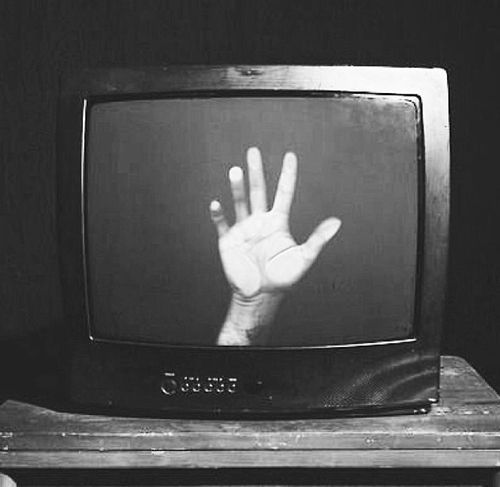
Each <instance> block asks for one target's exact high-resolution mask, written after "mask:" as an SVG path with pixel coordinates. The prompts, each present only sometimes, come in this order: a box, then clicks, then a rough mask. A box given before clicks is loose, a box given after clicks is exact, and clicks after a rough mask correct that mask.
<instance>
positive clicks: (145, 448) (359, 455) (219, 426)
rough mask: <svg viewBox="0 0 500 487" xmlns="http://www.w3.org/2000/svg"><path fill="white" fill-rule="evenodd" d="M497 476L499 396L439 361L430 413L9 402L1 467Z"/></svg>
mask: <svg viewBox="0 0 500 487" xmlns="http://www.w3.org/2000/svg"><path fill="white" fill-rule="evenodd" d="M291 466H293V467H357V468H362V467H365V468H372V467H396V468H401V467H429V468H431V467H489V468H494V467H497V468H500V397H499V396H498V395H497V393H496V392H495V391H494V390H493V389H492V388H491V387H489V386H488V385H487V384H486V383H485V381H484V380H483V379H482V378H481V376H480V375H479V374H478V373H477V372H476V371H475V370H474V369H473V368H472V367H471V366H470V365H469V364H468V363H467V362H466V361H465V360H463V359H460V358H458V357H449V356H445V357H442V366H441V399H440V402H439V403H438V404H436V405H435V406H433V407H432V410H431V411H430V412H429V413H428V414H422V415H402V416H392V417H391V416H385V417H383V416H380V417H359V418H335V419H303V420H278V421H269V420H259V421H230V420H222V421H214V420H184V419H158V418H156V419H144V418H123V417H107V416H94V415H82V414H69V413H61V412H56V411H51V410H49V409H44V408H41V407H37V406H33V405H30V404H25V403H20V402H16V401H11V400H9V401H6V402H4V403H3V404H2V405H1V406H0V468H45V469H46V468H155V467H168V468H220V467H260V468H262V467H291Z"/></svg>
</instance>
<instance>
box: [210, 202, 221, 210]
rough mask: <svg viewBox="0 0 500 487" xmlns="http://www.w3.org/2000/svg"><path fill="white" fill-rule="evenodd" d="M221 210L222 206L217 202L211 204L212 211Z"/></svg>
mask: <svg viewBox="0 0 500 487" xmlns="http://www.w3.org/2000/svg"><path fill="white" fill-rule="evenodd" d="M220 209H221V205H220V203H219V202H218V201H217V200H213V201H212V202H211V203H210V211H219V210H220Z"/></svg>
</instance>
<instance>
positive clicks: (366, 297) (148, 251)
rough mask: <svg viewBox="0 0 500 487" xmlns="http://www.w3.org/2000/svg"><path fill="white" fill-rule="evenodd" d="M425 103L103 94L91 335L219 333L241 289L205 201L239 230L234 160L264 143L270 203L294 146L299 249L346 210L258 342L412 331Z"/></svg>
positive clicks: (95, 125)
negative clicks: (113, 97)
mask: <svg viewBox="0 0 500 487" xmlns="http://www.w3.org/2000/svg"><path fill="white" fill-rule="evenodd" d="M418 110H419V106H418V103H417V102H416V99H411V98H409V97H397V96H373V95H372V96H364V95H359V96H341V97H329V98H326V97H311V98H292V97H281V98H253V97H252V98H237V97H235V98H196V99H158V100H133V101H114V102H103V103H96V104H94V105H93V106H92V107H91V109H90V112H89V114H88V127H87V134H86V210H87V211H86V250H87V256H86V264H87V280H88V282H87V284H88V296H89V311H90V326H91V333H92V335H93V336H94V337H96V338H106V339H110V340H119V341H133V342H148V343H165V344H172V345H200V346H214V345H216V344H217V340H218V337H219V334H220V331H221V327H222V324H223V323H224V321H225V319H226V316H227V313H228V307H229V304H230V302H231V296H232V289H231V287H230V285H229V284H228V280H227V276H226V274H225V272H224V270H223V267H222V264H221V258H220V255H219V248H218V236H217V232H216V229H215V226H214V224H213V222H212V221H211V218H210V211H209V205H210V202H211V201H212V200H213V199H217V200H218V201H220V203H221V204H222V206H223V208H224V213H225V216H226V219H227V223H228V224H229V226H231V225H233V223H234V221H235V215H234V205H233V195H232V194H231V188H230V183H229V179H228V171H229V169H230V168H231V167H232V166H235V165H239V166H241V167H242V168H245V153H246V151H247V149H248V148H249V147H251V146H255V147H259V148H260V151H261V154H262V161H263V167H264V173H265V180H266V183H267V200H268V202H269V204H270V205H271V204H272V202H273V199H274V194H275V191H276V187H277V184H278V178H279V175H280V172H281V168H282V163H283V156H284V154H285V153H286V152H287V151H293V152H295V153H296V154H297V157H298V169H297V184H296V189H295V194H294V197H293V202H292V205H291V208H290V215H289V223H290V232H291V235H292V236H293V238H294V239H295V240H296V241H297V242H298V243H299V244H300V243H303V242H304V241H305V240H306V239H307V238H308V236H309V235H310V234H311V232H312V231H313V229H314V228H315V227H316V225H317V224H318V223H319V222H321V221H322V220H324V219H326V218H328V217H331V216H335V217H338V218H340V219H341V220H342V227H341V230H340V231H339V232H338V234H337V235H336V236H335V237H334V238H333V239H332V240H331V241H329V242H328V243H327V244H326V245H325V247H324V248H323V250H322V251H321V253H320V254H319V256H318V257H317V259H316V260H315V262H314V263H313V265H312V266H311V268H310V269H309V270H308V271H307V273H306V274H305V275H304V276H303V277H302V278H301V279H300V280H299V281H298V282H297V283H296V284H295V285H294V286H293V287H292V288H291V289H289V290H287V291H286V293H285V294H284V296H283V299H282V300H281V301H280V303H279V306H278V307H277V309H276V311H275V313H274V317H273V320H272V323H271V325H270V326H269V329H268V330H267V333H266V337H265V343H262V342H259V343H258V345H266V346H272V347H279V346H292V347H294V346H296V347H300V346H312V345H335V344H347V343H359V342H371V341H379V340H384V341H385V340H391V339H399V338H407V337H409V336H411V334H412V331H413V311H414V306H415V286H416V265H417V216H418V215H417V210H418V208H417V206H418V205H417V203H418V191H417V190H418V187H417V184H418V144H419V140H420V139H419V137H418V133H419V128H418V115H419V113H418ZM246 184H247V183H246ZM247 191H248V187H247Z"/></svg>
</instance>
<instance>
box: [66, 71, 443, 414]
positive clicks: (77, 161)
mask: <svg viewBox="0 0 500 487" xmlns="http://www.w3.org/2000/svg"><path fill="white" fill-rule="evenodd" d="M287 93H295V94H296V95H301V96H308V94H310V95H312V94H315V95H318V94H319V95H322V94H324V95H325V96H327V95H328V94H332V93H344V94H350V93H351V94H374V95H399V96H411V97H418V99H419V100H420V106H421V110H422V111H421V127H422V131H423V133H422V139H423V140H422V144H421V145H422V148H423V150H422V154H420V156H421V160H422V161H423V171H421V175H422V183H423V188H422V189H423V191H421V196H422V197H421V198H419V200H420V201H419V206H420V208H419V243H418V250H419V252H418V253H419V255H418V266H417V268H418V274H417V277H418V279H417V289H416V294H417V298H416V306H415V326H414V330H415V334H414V335H413V338H409V339H403V340H387V341H380V342H372V343H360V344H347V345H331V346H326V347H304V349H301V348H300V347H297V348H290V349H288V350H283V349H279V348H277V349H259V348H254V347H252V348H251V349H246V348H245V347H210V348H207V349H203V348H204V347H193V346H191V345H189V346H186V347H182V346H181V347H180V346H178V345H176V346H169V345H165V344H163V343H162V344H155V345H152V344H149V345H147V344H139V343H116V342H108V341H106V340H101V339H98V340H96V339H93V338H92V336H91V334H89V328H88V324H89V321H88V320H89V304H88V294H87V285H86V277H87V276H86V265H85V187H84V186H85V171H84V169H85V151H84V147H85V128H86V121H85V117H86V114H87V107H88V106H89V104H90V103H93V102H95V101H100V100H107V101H109V100H113V99H115V100H118V99H143V98H149V99H151V98H162V97H165V96H168V97H175V96H176V94H177V95H178V96H182V97H186V96H190V95H192V96H201V95H203V96H207V94H212V95H214V96H224V94H226V95H227V96H235V95H236V94H242V95H244V94H246V96H258V95H260V94H265V95H266V96H269V95H274V96H283V95H284V94H287ZM58 122H59V125H58V137H59V141H58V142H59V144H58V149H59V150H58V161H59V162H58V223H59V242H60V261H61V279H62V288H63V291H64V305H65V316H66V323H67V324H68V326H67V328H66V331H67V332H68V335H67V339H68V341H69V343H71V344H72V346H71V347H68V354H69V358H68V360H69V362H70V363H71V364H72V365H71V367H70V370H72V371H74V372H71V373H70V383H71V384H73V386H72V390H73V391H74V394H73V395H74V397H76V398H77V399H76V400H77V401H82V402H86V399H85V397H87V398H89V399H90V402H92V403H95V404H104V402H106V404H108V403H109V402H110V401H111V403H113V404H118V405H119V407H124V408H126V409H127V407H128V405H130V407H131V408H132V409H137V408H138V405H137V404H135V403H134V401H127V399H125V400H123V399H118V398H122V397H123V396H124V394H123V391H122V392H119V393H118V392H117V393H116V394H112V393H111V394H104V396H106V397H112V399H107V400H106V401H104V399H100V398H99V397H98V394H92V393H91V392H89V391H92V390H102V387H103V384H98V381H96V384H95V387H94V389H92V387H91V386H89V383H90V384H91V383H92V380H90V381H89V382H87V384H86V385H85V386H83V385H82V384H83V382H84V379H83V376H84V375H85V372H84V370H83V369H82V367H81V363H87V364H91V363H92V362H99V363H101V362H102V361H103V360H104V361H108V362H109V364H110V367H114V366H113V365H111V364H113V363H115V368H116V369H117V370H119V369H120V366H119V364H121V365H122V366H123V367H125V369H127V371H128V372H127V373H129V374H130V373H131V372H130V364H125V362H127V359H126V358H123V357H126V356H127V353H129V352H131V351H134V353H136V352H137V353H139V356H140V357H143V358H142V359H141V358H139V359H138V360H139V362H141V360H142V361H143V362H148V365H147V366H145V369H144V370H147V371H148V372H141V373H139V375H138V376H137V380H140V376H141V374H142V373H147V374H149V373H150V372H149V371H150V370H151V367H154V366H153V365H151V364H150V363H149V358H148V357H149V356H158V357H160V354H161V353H163V354H166V355H167V356H171V357H172V360H171V362H172V366H170V364H169V365H168V366H166V365H165V364H158V369H159V372H158V374H159V375H162V372H161V371H162V370H165V369H166V368H169V369H176V368H177V369H179V368H180V369H182V368H183V367H184V368H185V365H183V361H185V360H187V359H185V358H183V357H188V356H190V355H191V356H192V355H193V354H194V355H195V356H197V358H196V360H195V362H197V363H198V362H199V364H198V365H197V367H200V368H201V369H203V364H204V363H205V364H206V363H216V364H217V363H220V364H224V363H226V362H230V365H229V366H227V365H224V366H222V365H221V373H220V375H221V376H222V375H223V376H230V375H231V372H227V370H236V371H237V372H238V374H240V376H241V375H242V377H241V379H240V382H242V383H245V382H248V380H247V379H245V377H243V376H245V374H246V373H245V370H244V367H243V366H242V364H247V365H248V363H252V362H253V361H254V360H255V361H258V362H259V363H261V364H262V365H261V374H260V375H261V376H262V375H265V370H266V367H267V368H268V369H270V368H271V367H272V364H273V363H276V360H278V363H279V360H280V356H281V357H284V356H285V355H284V354H288V357H289V358H290V360H291V363H294V362H296V360H295V358H294V357H296V358H297V357H298V355H297V354H299V355H300V357H301V358H302V359H304V357H305V355H304V354H306V355H307V359H306V360H304V366H303V367H302V369H303V370H302V371H304V370H306V369H307V370H314V368H315V365H314V364H315V362H316V359H315V358H314V356H315V354H318V355H317V356H318V357H319V355H320V350H319V348H322V349H323V351H322V352H321V353H322V354H325V353H326V354H330V359H328V360H327V361H328V362H329V361H331V360H332V357H333V356H334V355H335V354H337V355H338V357H344V359H342V358H338V359H336V360H334V362H335V363H336V365H335V368H336V369H338V367H339V361H340V362H341V361H342V360H344V361H345V363H352V359H351V358H350V357H355V356H356V357H364V358H362V360H361V361H362V362H364V363H376V361H377V360H378V359H376V357H379V356H384V357H385V359H384V360H389V361H390V358H388V357H390V356H391V355H392V354H394V356H396V355H398V354H403V355H402V356H404V357H406V358H405V359H403V362H404V361H405V360H410V362H412V363H417V364H418V363H420V364H424V362H425V363H426V364H429V363H431V364H432V365H431V368H432V369H433V373H432V374H430V375H432V377H433V378H432V386H431V385H429V384H430V382H429V384H428V387H427V389H429V390H428V391H427V394H426V395H427V397H425V398H424V397H423V396H422V397H418V398H415V397H413V396H412V397H411V398H410V396H408V398H407V399H405V397H401V398H397V400H392V401H387V404H361V403H362V402H363V401H361V403H360V404H356V403H353V404H352V406H351V405H348V406H347V407H346V408H344V407H342V406H325V407H324V406H321V405H319V406H318V404H317V403H314V401H313V400H311V407H309V406H308V405H307V399H306V398H302V402H301V404H302V405H301V406H299V407H295V406H293V405H292V404H291V403H290V406H289V407H288V406H287V405H286V400H285V403H284V405H283V404H280V405H278V406H277V407H275V406H273V405H272V404H267V406H265V407H264V408H262V407H260V406H255V407H253V406H252V405H251V404H250V403H251V402H252V401H251V400H249V404H250V405H249V407H242V406H241V404H244V403H243V402H242V403H239V404H240V405H239V406H237V407H232V406H229V407H228V408H226V407H225V402H224V399H221V401H219V402H220V404H219V403H218V402H217V401H216V402H215V403H214V402H213V401H209V402H208V403H207V404H208V405H207V406H203V405H202V406H201V408H200V407H198V406H196V407H195V406H192V407H191V408H190V407H189V404H190V400H189V398H188V395H185V396H183V397H184V401H180V402H179V403H176V401H177V399H175V400H174V399H173V398H172V397H170V398H169V401H166V404H165V405H164V406H163V405H160V406H159V405H158V404H160V399H159V401H158V403H155V405H153V406H151V407H149V406H148V405H145V409H146V410H156V411H158V410H161V411H170V412H173V411H177V410H179V409H185V408H186V404H187V409H188V410H190V411H192V412H210V411H212V412H213V411H215V410H217V411H219V412H221V411H222V412H224V411H226V410H227V411H228V412H231V411H232V412H236V413H238V411H239V412H241V411H243V410H247V412H251V413H259V412H266V411H268V410H269V411H273V412H274V413H276V412H288V411H302V412H303V411H305V410H308V411H309V410H315V411H319V410H322V409H328V410H336V411H340V410H341V409H342V410H343V409H347V410H349V411H356V410H359V409H364V408H367V407H368V408H370V407H375V408H379V407H382V408H385V407H389V408H395V407H398V408H399V407H401V406H405V405H411V404H413V405H421V404H428V403H431V402H434V401H435V400H437V388H438V370H437V369H438V367H439V365H438V362H439V339H440V331H441V327H442V320H443V308H444V298H445V284H446V263H447V247H448V219H449V126H448V88H447V77H446V73H445V71H444V70H442V69H439V68H397V67H371V66H364V67H353V66H168V67H156V68H133V69H119V68H112V69H98V70H86V71H83V72H80V73H78V74H77V75H72V76H70V77H69V79H67V80H65V82H64V83H63V86H62V89H61V96H60V107H59V118H58ZM419 189H420V188H419ZM138 349H141V351H140V352H138ZM381 349H383V351H382V350H381ZM308 350H309V351H308ZM391 350H392V352H391ZM332 354H333V355H332ZM372 356H373V358H371V357H372ZM238 357H240V358H238ZM249 360H250V362H249ZM287 360H288V359H287ZM322 360H324V358H323V359H320V360H319V362H321V361H322ZM373 360H375V362H373ZM78 362H80V364H79V363H78ZM160 362H161V360H160ZM167 362H169V360H167ZM319 362H318V363H319ZM104 367H106V366H104ZM296 367H299V368H301V366H300V364H299V365H297V366H296V365H294V366H293V368H294V370H293V371H290V372H289V373H288V372H287V373H286V374H285V375H287V377H282V378H281V379H283V383H290V381H292V383H293V381H294V379H293V377H292V376H296V375H297V374H298V372H297V370H296ZM322 367H323V368H324V364H322ZM421 367H422V370H423V369H424V368H426V367H429V365H425V366H424V365H421ZM417 368H418V367H417ZM125 369H124V370H125ZM138 369H141V366H140V364H139V366H138ZM201 369H200V370H201ZM223 369H224V370H223ZM132 370H133V369H132ZM426 370H427V371H428V369H426ZM345 372H347V371H345ZM132 373H133V372H132ZM167 373H170V372H168V371H167ZM189 373H190V374H192V371H190V372H189ZM426 373H428V372H426ZM82 374H83V375H82ZM232 375H235V374H232ZM299 375H300V373H299ZM320 375H322V374H320ZM334 375H335V374H334ZM355 375H356V373H353V376H355ZM252 377H255V374H253V373H252ZM281 379H277V378H276V377H275V378H274V379H273V380H270V385H269V387H268V388H267V390H266V394H267V395H268V396H271V397H272V396H273V390H274V389H276V387H278V386H276V387H274V386H273V385H272V384H274V383H275V382H276V380H278V382H279V381H280V380H281ZM252 380H253V378H252V379H251V380H250V382H251V381H252ZM384 380H385V379H384ZM287 381H288V382H287ZM118 382H119V381H118ZM153 382H154V381H153ZM264 382H265V381H264ZM78 384H80V385H78ZM276 384H277V383H276ZM318 386H319V385H318ZM89 387H90V389H89ZM109 387H110V388H111V389H112V388H113V386H112V385H111V384H109ZM273 387H274V389H273ZM278 388H279V387H278ZM82 391H87V392H85V393H83V392H82ZM299 395H300V394H299ZM407 395H408V394H407ZM82 396H85V397H82ZM174 396H175V397H179V394H177V395H174ZM198 397H200V396H198ZM220 397H221V398H222V396H220ZM163 399H165V398H163ZM146 402H147V401H146ZM153 402H155V401H153ZM202 402H203V401H202ZM291 402H293V401H291ZM365 402H366V401H365ZM257 403H258V401H257ZM257 403H256V404H257ZM179 404H182V406H180V405H179ZM304 404H306V405H305V406H304Z"/></svg>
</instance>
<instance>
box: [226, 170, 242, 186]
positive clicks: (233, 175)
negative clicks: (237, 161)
mask: <svg viewBox="0 0 500 487" xmlns="http://www.w3.org/2000/svg"><path fill="white" fill-rule="evenodd" d="M242 179H243V170H242V169H241V167H239V166H233V167H232V168H231V169H229V180H230V181H231V182H232V183H235V182H237V181H240V180H242Z"/></svg>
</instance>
